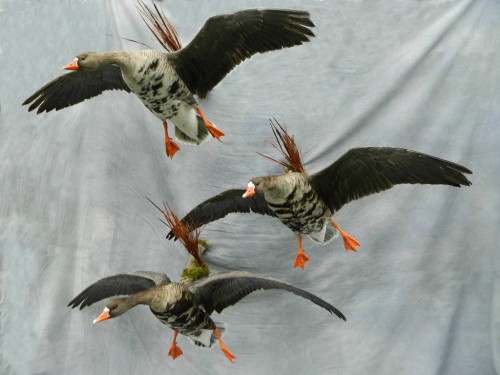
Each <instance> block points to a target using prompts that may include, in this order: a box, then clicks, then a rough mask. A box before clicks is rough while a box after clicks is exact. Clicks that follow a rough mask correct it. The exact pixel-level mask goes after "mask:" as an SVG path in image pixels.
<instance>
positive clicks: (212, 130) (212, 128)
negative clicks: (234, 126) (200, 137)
mask: <svg viewBox="0 0 500 375" xmlns="http://www.w3.org/2000/svg"><path fill="white" fill-rule="evenodd" d="M196 112H198V114H199V115H200V117H201V119H202V120H203V123H204V124H205V126H206V127H207V129H208V131H209V133H210V134H211V135H212V137H214V138H216V139H217V140H218V141H220V137H222V136H223V135H224V133H223V132H222V131H221V130H219V129H217V128H216V127H215V125H213V124H211V123H210V121H208V120H207V119H206V118H205V115H204V114H203V112H202V111H201V109H200V108H199V107H198V108H196Z"/></svg>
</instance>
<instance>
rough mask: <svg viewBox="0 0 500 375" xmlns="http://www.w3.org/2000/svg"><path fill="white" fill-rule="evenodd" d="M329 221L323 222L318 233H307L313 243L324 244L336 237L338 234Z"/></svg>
mask: <svg viewBox="0 0 500 375" xmlns="http://www.w3.org/2000/svg"><path fill="white" fill-rule="evenodd" d="M330 221H331V220H330V219H327V220H325V223H324V225H323V228H322V229H321V230H320V231H319V232H314V233H309V234H308V236H309V238H310V239H311V240H313V241H314V242H317V243H320V244H326V243H328V242H330V241H331V240H332V239H334V238H335V237H337V236H338V235H339V232H338V231H337V229H335V228H334V227H333V226H332V225H331V224H330Z"/></svg>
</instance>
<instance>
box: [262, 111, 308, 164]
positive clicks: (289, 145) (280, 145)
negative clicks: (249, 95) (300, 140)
mask: <svg viewBox="0 0 500 375" xmlns="http://www.w3.org/2000/svg"><path fill="white" fill-rule="evenodd" d="M269 125H271V129H272V131H273V134H274V138H275V139H276V144H274V143H271V145H272V146H273V147H274V148H275V149H277V150H278V151H279V152H280V153H281V154H282V155H283V156H284V158H285V160H278V159H274V158H272V157H270V156H267V155H263V154H261V153H258V154H259V155H261V156H263V157H265V158H267V159H269V160H271V161H274V162H275V163H278V164H280V165H282V166H283V167H284V168H285V170H286V171H287V172H298V173H305V169H304V166H303V165H302V156H301V154H300V150H299V148H298V147H297V144H296V143H295V139H294V138H293V136H290V135H289V134H288V132H287V131H286V129H285V128H284V127H283V126H281V124H280V123H279V122H278V121H277V120H276V119H275V118H273V119H269Z"/></svg>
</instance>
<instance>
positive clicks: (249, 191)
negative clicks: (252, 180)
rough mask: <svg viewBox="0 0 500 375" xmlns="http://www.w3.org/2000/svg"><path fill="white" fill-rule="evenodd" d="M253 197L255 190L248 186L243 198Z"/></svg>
mask: <svg viewBox="0 0 500 375" xmlns="http://www.w3.org/2000/svg"><path fill="white" fill-rule="evenodd" d="M254 195H255V189H254V187H253V186H248V187H247V191H245V194H243V198H250V197H253V196H254Z"/></svg>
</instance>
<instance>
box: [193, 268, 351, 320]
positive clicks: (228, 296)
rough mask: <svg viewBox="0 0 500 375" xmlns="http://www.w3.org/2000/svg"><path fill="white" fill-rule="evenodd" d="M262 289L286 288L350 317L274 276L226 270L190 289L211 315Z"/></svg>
mask: <svg viewBox="0 0 500 375" xmlns="http://www.w3.org/2000/svg"><path fill="white" fill-rule="evenodd" d="M260 289H264V290H268V289H282V290H286V291H288V292H291V293H294V294H296V295H298V296H300V297H302V298H305V299H308V300H309V301H311V302H312V303H314V304H316V305H318V306H321V307H322V308H324V309H326V310H328V311H329V312H331V313H333V314H335V315H337V316H338V317H339V318H340V319H342V320H346V318H345V316H344V314H342V313H341V312H340V311H339V310H338V309H337V308H335V307H334V306H332V305H330V304H329V303H328V302H326V301H325V300H323V299H321V298H319V297H318V296H315V295H314V294H312V293H309V292H307V291H305V290H303V289H300V288H297V287H295V286H293V285H290V284H288V283H285V282H283V281H280V280H277V279H273V278H271V277H264V276H258V275H255V274H252V273H250V272H245V271H231V272H223V273H219V274H217V275H215V276H209V277H207V278H205V279H201V280H199V281H196V282H194V283H193V284H191V286H190V290H191V291H192V292H193V294H194V296H195V298H196V300H197V302H198V304H200V305H202V306H203V308H204V309H205V311H206V312H207V313H208V314H211V313H212V312H213V311H214V310H215V311H217V312H218V313H220V312H221V311H222V310H224V309H225V308H226V307H228V306H232V305H234V304H235V303H236V302H238V301H239V300H241V299H242V298H243V297H245V296H247V295H248V294H250V293H252V292H254V291H256V290H260Z"/></svg>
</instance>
